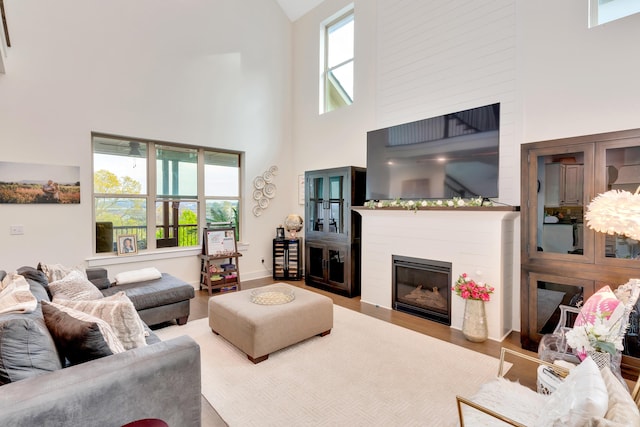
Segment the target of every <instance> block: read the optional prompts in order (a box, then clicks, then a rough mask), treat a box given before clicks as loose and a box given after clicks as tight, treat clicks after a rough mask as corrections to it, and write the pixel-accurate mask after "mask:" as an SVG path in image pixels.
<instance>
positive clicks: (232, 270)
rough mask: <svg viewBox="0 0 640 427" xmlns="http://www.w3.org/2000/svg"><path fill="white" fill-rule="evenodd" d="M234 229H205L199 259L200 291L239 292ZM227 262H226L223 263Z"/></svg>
mask: <svg viewBox="0 0 640 427" xmlns="http://www.w3.org/2000/svg"><path fill="white" fill-rule="evenodd" d="M235 231H236V230H235V227H232V226H229V227H216V228H205V229H204V233H203V239H202V254H200V255H199V257H200V290H202V288H203V287H205V288H206V289H207V291H208V292H209V295H213V290H214V289H216V290H219V291H220V292H228V291H235V290H240V267H239V265H238V258H240V257H241V256H242V254H241V253H239V252H238V246H237V243H236V234H235ZM225 261H227V262H225Z"/></svg>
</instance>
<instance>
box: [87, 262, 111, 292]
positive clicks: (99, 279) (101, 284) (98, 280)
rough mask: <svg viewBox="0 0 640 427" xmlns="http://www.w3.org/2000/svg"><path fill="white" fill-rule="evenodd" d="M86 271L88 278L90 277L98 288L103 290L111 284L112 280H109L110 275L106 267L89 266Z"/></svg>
mask: <svg viewBox="0 0 640 427" xmlns="http://www.w3.org/2000/svg"><path fill="white" fill-rule="evenodd" d="M85 273H86V274H87V279H89V281H90V282H91V283H93V284H94V285H95V286H96V288H98V289H100V290H102V289H107V288H108V287H109V286H111V282H110V281H109V275H108V273H107V269H106V268H101V267H93V268H87V269H86V270H85Z"/></svg>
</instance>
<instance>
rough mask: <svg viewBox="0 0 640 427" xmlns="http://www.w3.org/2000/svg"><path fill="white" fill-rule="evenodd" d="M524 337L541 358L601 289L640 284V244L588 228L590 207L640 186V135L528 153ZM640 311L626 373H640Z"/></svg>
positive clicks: (538, 147)
mask: <svg viewBox="0 0 640 427" xmlns="http://www.w3.org/2000/svg"><path fill="white" fill-rule="evenodd" d="M521 171H522V186H521V199H522V200H521V205H522V211H521V223H522V230H521V233H522V237H521V244H522V247H521V281H520V286H521V333H520V338H521V342H522V346H523V347H524V348H527V349H529V350H533V351H535V350H536V349H537V347H538V342H539V340H540V338H541V337H542V335H544V334H546V333H549V332H551V331H552V330H553V327H555V324H556V323H557V321H558V317H559V314H560V310H559V308H558V306H559V305H560V304H564V305H574V306H575V305H579V304H580V302H581V301H582V300H586V299H587V298H588V297H589V296H591V295H592V294H593V293H594V292H596V291H597V290H598V289H600V288H602V287H603V286H605V285H609V286H610V287H611V288H612V289H615V288H616V287H617V286H619V285H622V284H624V283H626V282H627V281H628V280H629V279H630V278H636V277H640V243H639V242H638V241H637V240H633V239H630V238H628V237H626V236H624V235H618V234H615V235H608V234H604V233H597V232H595V231H593V230H592V229H590V228H589V227H588V226H587V221H586V220H585V214H586V211H587V206H588V205H589V203H590V201H591V200H592V199H593V198H594V197H595V196H597V195H598V194H601V193H604V192H606V191H609V190H616V189H617V190H626V191H630V192H632V193H633V192H635V191H636V190H637V189H638V186H640V129H634V130H628V131H619V132H611V133H606V134H597V135H586V136H579V137H572V138H564V139H557V140H551V141H540V142H535V143H528V144H523V145H522V151H521ZM638 313H640V307H638V306H636V310H635V311H634V313H633V314H632V316H631V319H630V323H631V327H630V329H629V332H628V333H627V336H626V337H625V350H624V352H623V365H624V366H626V367H627V368H630V367H631V366H633V367H634V369H635V370H639V369H640V335H639V334H640V316H639V315H638Z"/></svg>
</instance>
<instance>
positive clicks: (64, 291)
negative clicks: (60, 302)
mask: <svg viewBox="0 0 640 427" xmlns="http://www.w3.org/2000/svg"><path fill="white" fill-rule="evenodd" d="M49 292H50V293H51V296H52V299H53V301H55V300H56V299H70V300H76V301H82V300H95V299H99V298H102V297H103V295H102V292H100V290H99V289H98V288H96V287H95V285H94V284H93V283H91V282H90V281H89V279H87V278H86V277H85V276H84V274H82V273H79V272H78V271H72V272H70V273H69V274H67V275H66V276H65V277H64V278H62V279H60V280H56V281H53V282H50V283H49Z"/></svg>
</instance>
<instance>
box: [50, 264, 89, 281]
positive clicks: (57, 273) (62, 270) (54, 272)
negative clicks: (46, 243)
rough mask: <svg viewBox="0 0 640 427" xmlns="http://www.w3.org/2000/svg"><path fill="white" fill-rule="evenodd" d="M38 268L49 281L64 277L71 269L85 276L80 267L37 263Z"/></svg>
mask: <svg viewBox="0 0 640 427" xmlns="http://www.w3.org/2000/svg"><path fill="white" fill-rule="evenodd" d="M38 270H40V271H42V272H43V273H44V274H45V275H46V276H47V280H49V282H55V281H56V280H60V279H63V278H65V277H66V276H67V275H68V274H69V273H71V272H72V271H77V272H79V273H80V274H81V275H83V276H84V277H85V278H86V277H87V275H86V274H85V272H84V269H83V268H82V267H67V266H64V265H62V264H44V263H42V262H41V263H39V264H38Z"/></svg>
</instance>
